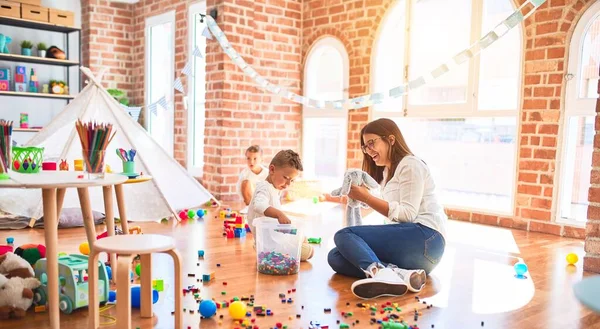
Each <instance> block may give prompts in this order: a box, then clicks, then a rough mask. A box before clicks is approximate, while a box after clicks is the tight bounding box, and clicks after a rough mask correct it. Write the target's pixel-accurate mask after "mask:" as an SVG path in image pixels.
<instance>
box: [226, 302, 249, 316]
mask: <svg viewBox="0 0 600 329" xmlns="http://www.w3.org/2000/svg"><path fill="white" fill-rule="evenodd" d="M229 315H231V317H232V318H233V319H234V320H242V319H243V318H244V317H245V316H246V305H245V304H244V303H242V302H240V301H235V302H233V303H231V304H229Z"/></svg>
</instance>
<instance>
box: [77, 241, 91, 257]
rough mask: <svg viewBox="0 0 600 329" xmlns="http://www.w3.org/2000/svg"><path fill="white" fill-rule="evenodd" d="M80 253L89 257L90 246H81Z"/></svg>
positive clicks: (86, 244) (85, 244)
mask: <svg viewBox="0 0 600 329" xmlns="http://www.w3.org/2000/svg"><path fill="white" fill-rule="evenodd" d="M79 252H80V253H82V254H83V255H89V254H90V245H89V244H88V243H87V242H84V243H82V244H80V245H79Z"/></svg>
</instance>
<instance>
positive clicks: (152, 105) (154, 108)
mask: <svg viewBox="0 0 600 329" xmlns="http://www.w3.org/2000/svg"><path fill="white" fill-rule="evenodd" d="M148 110H150V113H152V114H154V115H156V114H157V113H156V103H152V104H150V105H148Z"/></svg>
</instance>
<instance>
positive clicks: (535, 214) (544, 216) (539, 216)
mask: <svg viewBox="0 0 600 329" xmlns="http://www.w3.org/2000/svg"><path fill="white" fill-rule="evenodd" d="M521 217H522V218H526V219H536V220H545V221H549V220H550V212H549V211H545V210H535V209H521ZM529 229H530V230H531V225H530V226H529Z"/></svg>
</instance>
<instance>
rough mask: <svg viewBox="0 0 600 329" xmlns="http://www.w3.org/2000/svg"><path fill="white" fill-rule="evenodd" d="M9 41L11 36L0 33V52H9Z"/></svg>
mask: <svg viewBox="0 0 600 329" xmlns="http://www.w3.org/2000/svg"><path fill="white" fill-rule="evenodd" d="M11 42H12V38H11V37H9V36H8V35H4V34H2V33H0V53H1V54H10V51H9V50H8V45H9V44H10V43H11Z"/></svg>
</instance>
